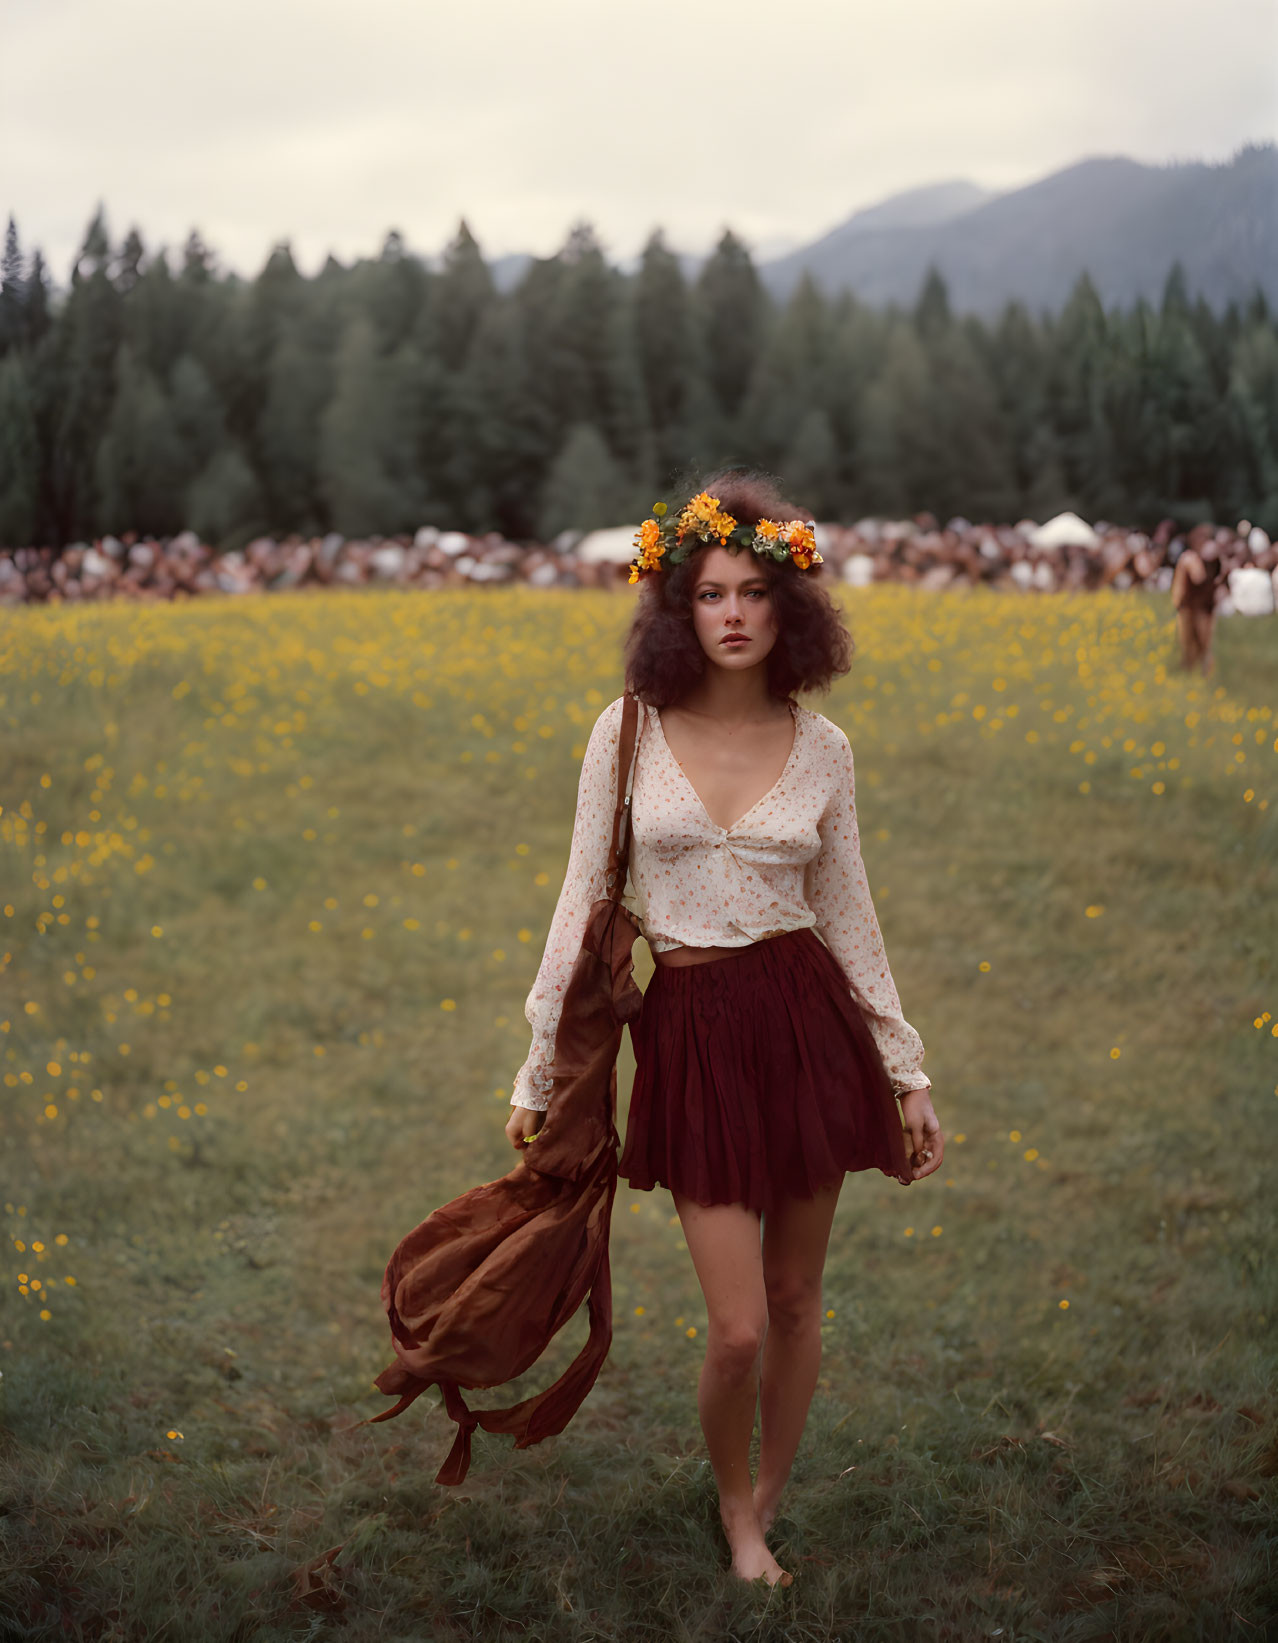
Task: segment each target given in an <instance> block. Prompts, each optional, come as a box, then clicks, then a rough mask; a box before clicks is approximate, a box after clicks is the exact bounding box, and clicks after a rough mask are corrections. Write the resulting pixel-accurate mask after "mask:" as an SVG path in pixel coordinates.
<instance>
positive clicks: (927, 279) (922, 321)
mask: <svg viewBox="0 0 1278 1643" xmlns="http://www.w3.org/2000/svg"><path fill="white" fill-rule="evenodd" d="M952 322H953V315H952V314H951V312H950V293H949V289H948V287H947V286H946V284H945V280H944V278H943V276H942V274H941V270H940V269H939V268H938V267H937V266H936V264H935V263H929V264H928V268H927V273H926V274H925V275H924V276H923V283H922V285H921V286H920V288H919V296H918V301H917V303H916V304H915V306H914V326H915V329H916V330H917V331H918V334H919V336H920V337H922V339H923V341H924V342H936V341H938V340H939V339H940V338H941V337H942V336H944V334H945V333H946V332H947V331H948V330H949V328H950V325H951V324H952Z"/></svg>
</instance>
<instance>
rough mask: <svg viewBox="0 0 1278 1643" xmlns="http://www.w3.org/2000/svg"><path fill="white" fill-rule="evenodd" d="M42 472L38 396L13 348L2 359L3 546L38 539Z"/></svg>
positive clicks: (0, 459) (0, 502)
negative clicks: (36, 397)
mask: <svg viewBox="0 0 1278 1643" xmlns="http://www.w3.org/2000/svg"><path fill="white" fill-rule="evenodd" d="M39 473H40V442H39V435H38V432H37V428H36V410H35V396H34V394H33V393H32V391H31V383H30V381H29V379H28V376H27V370H26V366H25V364H24V363H23V358H22V355H21V354H20V353H17V352H14V353H11V354H10V355H9V356H8V358H6V359H2V360H0V547H7V548H21V547H26V546H27V545H28V544H30V543H33V542H34V541H35V539H36V521H37V510H38V501H39V498H38V485H39Z"/></svg>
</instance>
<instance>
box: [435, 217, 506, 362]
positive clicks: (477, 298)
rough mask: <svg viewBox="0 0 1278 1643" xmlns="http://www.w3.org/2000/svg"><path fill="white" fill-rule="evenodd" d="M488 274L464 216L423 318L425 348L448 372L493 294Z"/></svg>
mask: <svg viewBox="0 0 1278 1643" xmlns="http://www.w3.org/2000/svg"><path fill="white" fill-rule="evenodd" d="M494 295H495V293H494V289H493V280H492V275H491V274H490V273H489V272H488V264H487V263H486V262H485V261H484V258H483V254H482V253H481V251H480V249H479V246H478V244H477V243H476V241H475V237H474V235H473V234H472V233H471V231H470V229H469V228H468V227H467V225H466V222H465V219H463V220H462V222H461V223H460V224H459V226H458V229H457V233H456V236H455V237H454V239H453V240H452V242H451V244H450V245H449V246H448V248H447V249H446V250H445V252H444V265H443V268H442V270H441V272H440V274H439V276H438V278H437V279H436V280H435V282H434V284H433V287H432V291H431V298H432V301H431V305H430V309H429V311H428V313H427V316H426V319H427V323H428V324H429V326H430V333H429V338H428V343H429V348H430V351H431V352H432V353H434V354H435V355H436V356H437V357H438V358H439V359H440V360H441V361H442V363H443V364H444V366H445V368H446V369H448V370H450V371H456V370H459V369H460V368H461V366H462V363H463V361H464V360H465V358H466V354H467V352H468V350H469V348H470V344H471V341H472V339H473V337H474V335H475V332H476V331H477V330H478V329H479V322H480V320H481V318H482V317H483V314H484V310H485V309H486V308H487V307H488V305H489V303H491V302H492V301H493V297H494Z"/></svg>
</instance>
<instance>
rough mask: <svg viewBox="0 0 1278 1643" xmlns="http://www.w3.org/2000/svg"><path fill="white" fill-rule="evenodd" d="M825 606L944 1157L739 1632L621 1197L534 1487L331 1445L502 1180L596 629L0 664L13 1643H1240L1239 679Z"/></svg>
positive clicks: (1276, 689)
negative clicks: (608, 1331) (601, 1332)
mask: <svg viewBox="0 0 1278 1643" xmlns="http://www.w3.org/2000/svg"><path fill="white" fill-rule="evenodd" d="M841 597H843V598H844V599H845V601H846V603H847V608H848V611H849V620H850V623H851V626H852V628H853V632H854V634H855V636H856V639H857V642H858V654H857V659H856V662H855V664H854V666H853V670H852V672H851V673H850V674H849V675H848V677H847V678H846V679H844V680H843V681H841V682H840V683H839V684H838V685H837V686H836V687H835V689H834V690H833V691H832V692H831V694H830V695H829V696H828V697H825V698H814V699H811V700H810V701H809V703H808V705H810V706H812V707H815V708H818V709H819V710H820V711H822V712H824V713H826V714H827V715H828V716H829V717H830V718H832V719H834V720H835V721H836V722H837V723H839V724H840V725H842V726H843V727H844V728H845V729H846V730H847V732H848V735H849V737H850V738H851V741H852V745H853V748H854V750H855V754H856V762H857V799H858V810H859V815H860V823H861V830H862V839H863V849H864V854H865V858H866V863H867V867H868V870H869V875H870V881H871V885H872V887H873V890H874V894H875V899H876V904H877V906H878V910H879V915H880V919H881V922H882V925H883V931H884V937H885V940H886V943H887V949H888V953H889V956H890V958H891V961H892V966H893V972H894V975H895V978H896V981H897V985H898V987H899V989H900V992H901V996H902V1001H903V1005H904V1008H905V1013H906V1015H907V1017H908V1019H909V1020H910V1021H911V1022H912V1023H913V1024H914V1025H915V1026H916V1027H917V1028H918V1029H919V1031H920V1033H921V1035H922V1037H923V1041H924V1043H925V1044H926V1045H927V1049H928V1055H927V1069H928V1072H929V1073H930V1075H931V1077H932V1079H933V1082H934V1086H935V1088H934V1100H935V1103H936V1108H937V1111H938V1113H939V1115H940V1117H941V1120H942V1123H943V1125H944V1127H945V1130H946V1134H947V1137H948V1142H949V1144H948V1152H947V1158H946V1167H945V1168H944V1170H943V1171H942V1172H941V1173H940V1174H939V1175H938V1176H936V1177H933V1178H932V1179H930V1180H929V1181H927V1182H926V1183H919V1184H916V1185H914V1186H911V1187H909V1188H903V1187H901V1186H899V1185H897V1184H895V1183H892V1182H890V1181H888V1180H886V1179H885V1178H884V1177H882V1176H879V1175H877V1174H875V1175H874V1176H873V1178H871V1177H870V1176H869V1175H857V1176H850V1177H848V1178H847V1181H846V1183H845V1186H844V1190H843V1194H842V1197H841V1200H840V1205H839V1211H838V1218H837V1221H836V1225H835V1230H834V1235H833V1239H832V1243H831V1250H830V1258H829V1263H828V1266H827V1271H826V1279H827V1282H826V1295H825V1302H826V1308H827V1319H826V1328H825V1356H824V1360H823V1365H822V1380H821V1385H820V1388H819V1390H818V1393H817V1397H816V1400H815V1402H814V1404H813V1409H812V1415H811V1418H810V1421H809V1425H808V1430H807V1433H806V1436H805V1439H804V1442H803V1444H802V1446H801V1449H800V1453H799V1459H798V1461H797V1463H796V1467H795V1472H794V1475H793V1478H792V1481H791V1485H790V1488H789V1490H788V1491H787V1494H786V1496H785V1497H784V1498H783V1501H782V1506H781V1514H780V1517H779V1519H778V1523H777V1526H776V1532H775V1533H774V1535H773V1537H772V1540H773V1545H774V1548H775V1550H776V1552H777V1555H778V1557H779V1559H780V1561H781V1562H782V1564H783V1565H785V1566H786V1567H789V1568H792V1569H794V1570H795V1571H796V1581H795V1585H794V1587H793V1589H792V1590H791V1591H789V1592H784V1593H783V1592H773V1593H772V1594H771V1595H770V1596H768V1595H761V1594H758V1593H751V1592H749V1591H743V1590H741V1589H740V1588H739V1585H738V1584H737V1583H734V1582H732V1581H731V1580H730V1579H729V1577H728V1576H727V1575H726V1573H725V1570H726V1563H727V1557H726V1547H725V1545H724V1543H723V1541H722V1537H721V1534H720V1531H719V1527H718V1521H717V1514H716V1511H715V1494H714V1487H713V1478H712V1475H711V1474H710V1471H709V1467H708V1463H707V1461H706V1459H705V1457H704V1450H703V1446H702V1439H701V1432H700V1428H699V1425H698V1422H697V1415H696V1403H695V1387H696V1376H697V1372H698V1368H699V1365H700V1360H701V1353H702V1348H703V1343H704V1316H703V1313H702V1309H701V1304H700V1292H699V1289H698V1287H697V1284H696V1279H695V1276H694V1274H693V1271H692V1267H691V1264H690V1261H689V1258H688V1255H687V1252H686V1250H685V1249H684V1248H683V1245H682V1242H681V1239H680V1234H679V1227H678V1223H677V1220H676V1219H675V1218H674V1216H673V1210H672V1206H671V1203H670V1200H669V1197H668V1195H667V1194H665V1193H664V1192H661V1191H658V1192H656V1193H652V1194H639V1193H632V1192H631V1191H630V1190H629V1189H628V1187H626V1185H625V1184H624V1183H623V1184H622V1186H621V1189H620V1191H619V1194H618V1199H617V1207H616V1213H615V1217H614V1223H613V1239H612V1254H613V1269H614V1282H615V1299H614V1318H615V1331H616V1333H615V1338H614V1343H613V1348H612V1352H611V1355H610V1357H609V1359H608V1361H607V1363H606V1364H605V1366H604V1370H603V1373H602V1375H601V1376H600V1379H599V1381H598V1383H597V1385H596V1387H595V1388H594V1390H593V1392H592V1393H591V1396H590V1398H589V1399H588V1401H587V1402H586V1404H585V1405H584V1406H583V1408H582V1410H581V1412H580V1413H579V1415H578V1416H577V1417H576V1419H575V1420H574V1421H573V1422H572V1424H571V1425H570V1426H569V1428H568V1430H567V1431H566V1432H565V1433H564V1434H563V1435H562V1436H561V1437H558V1438H555V1439H551V1440H550V1441H548V1442H546V1443H545V1444H543V1445H540V1446H538V1447H535V1448H533V1449H530V1450H526V1451H520V1452H517V1451H514V1450H513V1449H511V1447H510V1445H509V1440H507V1439H504V1438H497V1437H489V1436H487V1435H486V1434H484V1433H482V1432H481V1433H478V1434H476V1438H475V1460H474V1464H473V1467H472V1470H471V1474H470V1477H469V1478H468V1479H467V1480H466V1483H465V1484H464V1485H462V1486H461V1487H460V1488H457V1489H452V1490H449V1489H445V1488H441V1487H439V1486H437V1485H436V1484H435V1483H434V1482H433V1478H434V1473H435V1471H436V1469H437V1468H438V1466H439V1464H440V1461H441V1460H442V1458H443V1455H444V1454H445V1453H446V1451H447V1448H448V1446H449V1444H450V1442H451V1438H452V1432H453V1428H452V1426H451V1423H449V1422H448V1421H447V1419H446V1418H445V1416H444V1415H443V1413H442V1411H441V1410H439V1409H437V1408H436V1407H434V1406H433V1394H428V1395H427V1396H426V1397H423V1398H422V1399H420V1400H419V1401H418V1402H417V1403H416V1404H415V1405H414V1406H413V1407H412V1408H411V1409H410V1410H409V1411H408V1412H407V1413H406V1414H405V1415H403V1416H402V1417H400V1418H399V1419H398V1420H396V1421H393V1422H387V1423H385V1424H381V1425H375V1426H365V1427H360V1428H356V1425H355V1423H356V1422H357V1421H359V1420H361V1419H363V1418H365V1417H367V1416H369V1415H372V1414H374V1413H377V1412H378V1411H380V1410H381V1409H383V1408H384V1407H386V1405H387V1400H386V1399H385V1398H384V1397H382V1395H381V1394H379V1393H378V1392H377V1391H376V1389H375V1388H374V1387H373V1386H372V1379H373V1376H374V1375H375V1374H377V1373H378V1372H379V1371H380V1370H381V1369H382V1368H383V1367H385V1366H386V1365H387V1364H388V1363H389V1362H390V1361H391V1356H392V1354H391V1350H390V1343H389V1333H388V1331H387V1328H386V1320H385V1316H384V1314H383V1313H382V1311H381V1304H380V1296H379V1286H380V1283H381V1276H382V1271H383V1268H384V1266H385V1262H386V1259H387V1257H388V1255H389V1253H390V1251H391V1249H392V1248H393V1247H394V1245H395V1244H396V1242H397V1241H398V1240H399V1238H400V1237H401V1236H402V1235H403V1234H404V1233H405V1232H407V1231H408V1230H409V1229H410V1228H411V1227H412V1226H414V1225H415V1224H416V1223H417V1222H418V1221H419V1220H421V1219H422V1218H423V1217H424V1216H425V1214H426V1213H427V1212H428V1211H429V1210H430V1209H432V1208H433V1207H435V1206H436V1205H437V1204H439V1203H441V1202H443V1201H445V1200H446V1199H448V1198H451V1197H453V1196H454V1195H455V1194H457V1193H458V1192H461V1191H463V1190H464V1189H465V1188H467V1187H469V1186H471V1185H474V1184H476V1183H477V1182H479V1181H482V1180H487V1179H490V1178H492V1177H494V1176H496V1175H499V1174H502V1173H504V1172H505V1171H506V1170H507V1169H508V1168H509V1167H510V1164H511V1154H510V1151H509V1147H508V1144H507V1143H506V1141H505V1138H504V1136H503V1134H502V1126H503V1125H504V1123H505V1121H506V1118H507V1116H508V1111H509V1108H508V1099H509V1092H510V1087H511V1080H512V1078H513V1075H514V1073H515V1071H516V1069H517V1068H518V1066H519V1064H520V1062H521V1061H522V1060H523V1057H524V1054H525V1053H526V1048H527V1042H528V1029H527V1025H526V1023H525V1022H524V1019H523V1015H522V1006H523V1001H524V997H525V995H526V993H527V990H528V987H529V985H530V984H531V980H532V977H533V975H534V973H535V970H536V967H537V963H538V960H539V958H540V954H541V944H542V941H543V939H544V935H545V931H546V928H547V925H548V923H549V920H550V915H551V912H552V911H553V908H554V903H555V898H556V895H557V893H558V889H559V884H560V880H561V876H562V873H563V868H564V864H565V862H566V859H567V850H568V839H569V833H570V829H571V822H572V811H573V802H574V797H575V786H576V774H577V767H578V764H579V761H580V758H581V754H582V752H583V750H584V746H585V741H586V737H587V735H588V733H589V730H590V727H591V724H592V723H593V721H594V718H595V717H596V715H597V714H598V712H599V710H600V709H601V708H602V707H603V706H604V705H605V704H606V703H607V702H609V701H610V700H612V699H613V697H614V696H616V695H617V694H618V693H619V691H620V688H621V681H620V674H619V642H620V639H621V637H622V635H623V633H624V628H625V624H626V622H627V620H628V617H629V613H630V610H631V608H632V607H631V603H630V600H629V598H628V597H626V596H625V595H622V594H619V595H616V596H609V595H605V594H594V593H556V592H543V593H536V592H530V591H526V590H510V591H506V590H502V591H488V592H483V593H464V592H463V593H457V594H454V593H451V592H444V593H431V594H426V595H421V594H397V593H389V592H387V593H381V592H364V593H332V594H330V593H324V594H319V595H278V596H272V597H269V598H263V599H258V600H251V601H250V600H245V601H244V602H236V601H231V600H218V599H209V600H204V601H199V602H194V603H190V604H186V605H181V606H177V607H170V608H155V609H152V608H148V609H135V608H127V607H123V606H120V607H99V608H91V609H83V610H75V609H72V608H68V607H62V608H53V609H44V608H34V609H22V610H10V611H8V612H5V613H3V614H2V615H0V738H2V747H3V753H2V755H0V805H2V806H3V809H2V812H0V903H2V904H3V906H2V908H0V912H2V915H3V918H2V922H0V949H2V951H0V1068H2V1071H3V1087H2V1090H0V1101H2V1105H0V1149H2V1150H0V1172H2V1175H0V1196H2V1197H3V1200H4V1202H3V1214H4V1234H5V1236H4V1243H3V1255H2V1260H3V1267H2V1268H0V1280H2V1282H3V1314H2V1315H0V1369H2V1370H3V1380H2V1381H0V1398H2V1400H3V1401H2V1403H0V1565H2V1567H0V1638H3V1639H4V1640H5V1643H8V1640H10V1639H19V1638H21V1639H40V1640H43V1639H53V1638H58V1639H63V1638H65V1639H93V1640H103V1643H105V1640H108V1639H110V1640H120V1643H123V1640H129V1643H133V1640H139V1643H140V1640H147V1643H150V1640H154V1639H165V1640H174V1643H212V1640H234V1643H265V1640H268V1639H270V1640H273V1639H294V1638H298V1639H300V1638H314V1637H324V1638H328V1637H332V1638H342V1639H350V1640H352V1643H354V1640H363V1639H373V1638H378V1639H412V1638H441V1639H462V1638H467V1639H469V1638H475V1639H483V1640H485V1643H489V1640H498V1639H507V1638H521V1639H541V1638H546V1639H571V1640H583V1643H585V1640H593V1639H621V1638H624V1639H626V1643H658V1640H661V1643H665V1640H667V1639H676V1640H683V1639H692V1638H698V1639H710V1638H740V1639H745V1638H751V1639H754V1638H757V1639H761V1640H766V1639H787V1640H795V1643H800V1640H805V1643H806V1640H809V1639H812V1640H815V1639H835V1638H837V1639H843V1640H845V1643H851V1640H852V1639H856V1640H858V1643H863V1640H864V1643H873V1640H879V1639H892V1640H902V1643H912V1640H913V1639H916V1638H917V1639H927V1640H932V1639H945V1640H949V1639H957V1640H966V1639H969V1638H986V1637H998V1638H1000V1639H1002V1640H1003V1643H1018V1640H1029V1639H1037V1640H1045V1639H1052V1640H1058V1639H1059V1640H1062V1643H1064V1640H1070V1643H1073V1640H1082V1639H1111V1638H1112V1639H1123V1640H1127V1639H1181V1638H1185V1639H1191V1638H1192V1639H1223V1638H1235V1637H1237V1638H1260V1637H1262V1636H1264V1635H1265V1631H1266V1626H1267V1625H1272V1624H1273V1622H1274V1616H1275V1614H1278V1573H1276V1572H1275V1539H1274V1532H1273V1524H1274V1518H1275V1510H1274V1509H1275V1504H1276V1501H1278V1389H1276V1388H1275V1380H1274V1371H1275V1363H1276V1361H1278V1353H1275V1337H1276V1328H1275V1326H1276V1324H1278V1285H1276V1280H1275V1273H1276V1271H1278V1268H1276V1266H1275V1257H1276V1255H1278V1229H1276V1225H1275V1222H1276V1217H1275V1211H1274V1202H1275V1192H1274V1170H1273V1158H1274V1148H1275V1139H1276V1137H1278V1122H1276V1120H1278V1099H1276V1096H1278V895H1276V894H1275V890H1276V886H1275V860H1276V857H1278V848H1276V845H1278V712H1276V709H1278V623H1276V622H1274V621H1272V620H1268V621H1266V620H1257V621H1250V622H1249V621H1247V620H1245V619H1242V618H1236V619H1234V620H1232V621H1228V622H1224V623H1222V624H1220V628H1219V631H1218V636H1217V649H1218V657H1219V664H1218V670H1217V675H1216V677H1215V678H1213V679H1212V680H1210V681H1208V682H1204V681H1202V680H1194V679H1188V678H1186V677H1185V676H1183V675H1182V674H1180V673H1179V672H1178V671H1177V669H1176V667H1175V652H1174V642H1173V633H1172V626H1171V612H1170V606H1169V604H1168V603H1167V601H1166V599H1165V598H1163V597H1161V596H1152V597H1151V596H1144V595H1138V594H1133V595H1121V594H1095V595H1090V596H1086V597H1080V596H1067V595H1052V596H1044V597H1032V596H1030V597H1025V598H1020V597H1015V596H1006V595H996V594H992V593H990V592H988V591H986V590H979V589H978V590H972V591H970V592H966V593H957V594H951V595H926V594H919V593H917V592H914V591H912V590H909V589H905V588H900V587H886V586H885V587H878V588H873V589H869V590H865V591H862V592H857V593H855V594H853V593H848V592H845V593H843V594H842V595H841ZM637 974H638V978H639V981H640V984H641V985H643V984H644V983H646V981H647V979H648V976H649V975H650V974H651V959H650V957H649V956H648V953H647V950H646V948H645V947H644V946H643V945H642V944H640V948H639V949H638V950H637ZM632 1066H633V1062H632V1061H631V1059H630V1051H629V1044H628V1043H627V1044H626V1045H625V1046H624V1048H623V1058H622V1064H621V1088H622V1091H623V1093H624V1091H625V1090H627V1089H628V1087H629V1076H630V1071H631V1068H632ZM623 1116H624V1102H623ZM580 1322H581V1321H580V1320H575V1321H574V1324H573V1325H572V1326H571V1327H570V1328H569V1329H568V1330H566V1331H565V1332H564V1335H563V1337H561V1339H560V1340H559V1341H558V1342H556V1344H555V1347H554V1349H553V1352H552V1354H551V1355H550V1357H549V1358H548V1360H547V1363H546V1367H545V1373H544V1374H543V1373H542V1372H541V1370H540V1369H539V1370H538V1372H537V1373H536V1374H532V1375H529V1376H528V1377H526V1378H525V1380H524V1382H523V1383H522V1384H521V1385H520V1386H519V1387H517V1388H515V1389H514V1391H515V1392H526V1391H529V1390H532V1389H533V1387H534V1386H537V1385H541V1384H545V1382H546V1380H548V1379H549V1378H550V1377H551V1376H552V1375H553V1374H554V1373H556V1372H557V1370H558V1368H559V1367H561V1366H562V1365H563V1364H564V1363H566V1361H567V1359H568V1357H569V1356H570V1355H571V1354H572V1352H573V1351H574V1350H575V1348H576V1345H577V1343H578V1341H579V1340H580V1339H581V1338H582V1337H583V1336H584V1324H582V1327H580V1328H578V1323H580ZM513 1395H514V1394H513V1393H512V1396H513ZM325 1554H332V1555H331V1556H330V1557H328V1559H327V1560H326V1559H325ZM307 1565H316V1569H315V1571H314V1572H312V1573H311V1574H310V1575H309V1576H307V1575H305V1574H304V1573H301V1572H300V1571H304V1570H305V1568H306V1566H307ZM1271 1635H1272V1634H1271Z"/></svg>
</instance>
